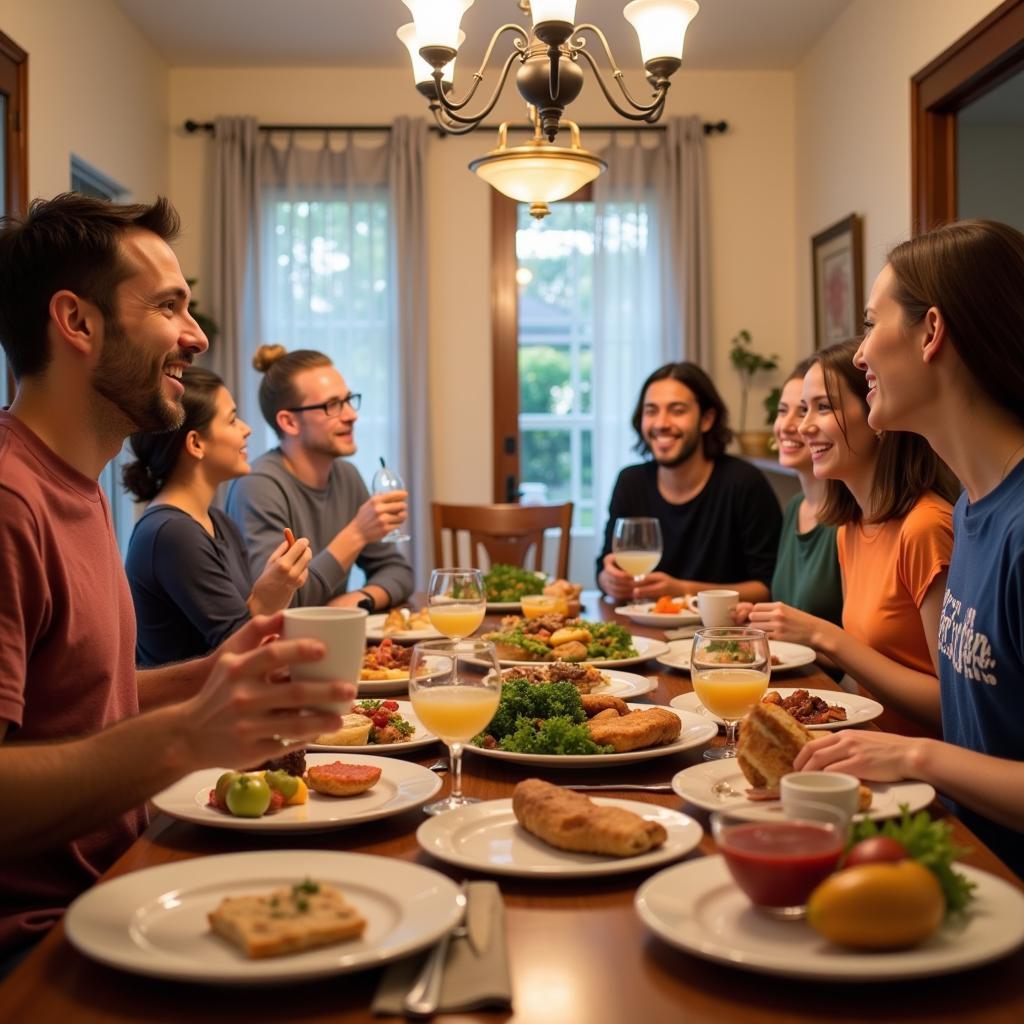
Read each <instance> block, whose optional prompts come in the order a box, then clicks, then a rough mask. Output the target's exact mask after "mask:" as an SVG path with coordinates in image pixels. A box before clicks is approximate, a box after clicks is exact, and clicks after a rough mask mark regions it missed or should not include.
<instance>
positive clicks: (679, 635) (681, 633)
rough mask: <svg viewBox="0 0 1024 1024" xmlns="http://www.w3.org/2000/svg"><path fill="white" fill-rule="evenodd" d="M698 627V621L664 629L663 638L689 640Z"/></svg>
mask: <svg viewBox="0 0 1024 1024" xmlns="http://www.w3.org/2000/svg"><path fill="white" fill-rule="evenodd" d="M700 628H701V625H700V623H699V622H696V623H694V624H692V625H689V626H680V627H679V629H666V630H665V638H666V639H667V640H689V639H691V638H692V637H693V634H694V633H696V632H697V630H698V629H700Z"/></svg>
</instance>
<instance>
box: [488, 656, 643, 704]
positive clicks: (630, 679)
mask: <svg viewBox="0 0 1024 1024" xmlns="http://www.w3.org/2000/svg"><path fill="white" fill-rule="evenodd" d="M530 664H531V665H536V664H538V663H537V662H530ZM503 674H504V673H503ZM604 675H605V676H607V677H608V685H607V686H598V687H597V688H596V689H595V690H593V691H592V692H593V693H594V694H595V695H597V696H602V697H621V698H622V699H623V700H626V701H628V700H629V699H630V698H631V697H639V696H640V695H641V694H642V693H650V692H651V690H654V689H657V686H658V680H657V678H654V679H648V678H647V676H640V675H637V674H636V673H635V672H615V671H614V670H612V671H607V670H606V671H605V672H604Z"/></svg>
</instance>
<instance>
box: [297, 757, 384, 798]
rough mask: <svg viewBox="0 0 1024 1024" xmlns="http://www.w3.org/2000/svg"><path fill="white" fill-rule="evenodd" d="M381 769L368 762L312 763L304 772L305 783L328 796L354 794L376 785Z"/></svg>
mask: <svg viewBox="0 0 1024 1024" xmlns="http://www.w3.org/2000/svg"><path fill="white" fill-rule="evenodd" d="M380 773H381V770H380V768H376V767H374V766H373V765H368V764H345V763H344V762H342V761H333V762H332V763H331V764H321V765H314V766H313V767H312V768H310V769H309V771H307V772H306V784H307V785H308V786H309V788H310V789H315V790H316V791H317V792H318V793H326V794H327V795H328V796H355V795H356V794H358V793H364V792H365V791H366V790H368V789H370V788H371V787H372V786H376V785H377V780H378V779H379V778H380Z"/></svg>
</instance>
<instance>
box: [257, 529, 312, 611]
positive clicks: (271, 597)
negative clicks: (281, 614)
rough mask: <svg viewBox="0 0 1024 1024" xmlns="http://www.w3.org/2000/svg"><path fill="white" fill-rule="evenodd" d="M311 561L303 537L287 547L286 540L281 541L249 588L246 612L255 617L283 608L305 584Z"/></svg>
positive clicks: (310, 550) (310, 552)
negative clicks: (250, 589) (250, 590)
mask: <svg viewBox="0 0 1024 1024" xmlns="http://www.w3.org/2000/svg"><path fill="white" fill-rule="evenodd" d="M312 558H313V549H312V548H311V547H310V543H309V540H308V539H307V538H306V537H300V538H299V539H298V540H297V541H295V543H294V544H292V545H290V546H289V544H288V542H287V541H282V542H281V543H280V544H279V545H278V546H277V548H275V549H274V551H273V553H272V554H271V556H270V558H268V559H267V565H266V568H265V569H264V570H263V572H262V573H261V574H260V577H259V579H257V580H256V582H255V583H254V584H253V585H252V593H251V594H250V595H249V609H250V611H251V612H252V613H253V614H254V615H259V614H266V613H270V612H276V611H280V610H281V609H282V608H287V607H288V604H289V603H290V602H291V599H292V595H293V594H294V593H295V591H296V590H298V589H299V587H301V586H302V585H303V584H304V583H305V582H306V579H307V578H308V576H309V563H310V561H311V560H312Z"/></svg>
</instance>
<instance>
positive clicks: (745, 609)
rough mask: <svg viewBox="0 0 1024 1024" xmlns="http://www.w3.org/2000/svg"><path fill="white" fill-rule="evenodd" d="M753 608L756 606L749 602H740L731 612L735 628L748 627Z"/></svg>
mask: <svg viewBox="0 0 1024 1024" xmlns="http://www.w3.org/2000/svg"><path fill="white" fill-rule="evenodd" d="M753 608H754V606H753V605H752V604H751V603H750V602H749V601H740V603H739V604H738V605H736V607H735V608H733V609H732V610H731V611H730V612H729V614H730V615H731V616H732V624H733V625H734V626H745V625H747V622H748V620H749V619H750V613H751V611H752V610H753Z"/></svg>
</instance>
